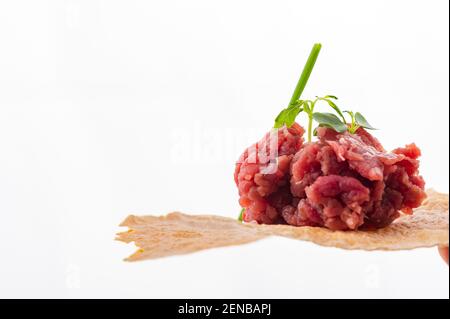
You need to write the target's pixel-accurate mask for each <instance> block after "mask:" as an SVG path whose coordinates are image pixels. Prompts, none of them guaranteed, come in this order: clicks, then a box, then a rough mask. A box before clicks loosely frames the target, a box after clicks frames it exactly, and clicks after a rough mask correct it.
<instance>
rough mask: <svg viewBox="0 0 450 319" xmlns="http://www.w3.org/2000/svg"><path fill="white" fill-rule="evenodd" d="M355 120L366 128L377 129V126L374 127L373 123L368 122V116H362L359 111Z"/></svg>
mask: <svg viewBox="0 0 450 319" xmlns="http://www.w3.org/2000/svg"><path fill="white" fill-rule="evenodd" d="M355 122H356V123H357V124H358V125H359V126H362V127H364V128H366V129H369V130H376V128H374V127H373V126H372V125H370V124H369V122H367V120H366V118H365V117H364V116H362V114H361V113H359V112H356V113H355Z"/></svg>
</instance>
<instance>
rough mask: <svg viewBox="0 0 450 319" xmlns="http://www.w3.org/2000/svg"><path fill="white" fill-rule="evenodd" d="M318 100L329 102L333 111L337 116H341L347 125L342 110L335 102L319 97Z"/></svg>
mask: <svg viewBox="0 0 450 319" xmlns="http://www.w3.org/2000/svg"><path fill="white" fill-rule="evenodd" d="M318 99H319V100H322V101H325V102H327V103H328V105H329V106H331V108H332V109H333V110H335V111H336V113H337V114H339V116H340V117H341V119H342V121H343V122H344V123H345V117H344V114H342V111H341V109H340V108H339V107H338V106H337V105H336V104H335V103H334V102H333V101H331V100H330V99H328V98H326V97H325V98H321V97H319V98H318Z"/></svg>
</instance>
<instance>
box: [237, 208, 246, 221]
mask: <svg viewBox="0 0 450 319" xmlns="http://www.w3.org/2000/svg"><path fill="white" fill-rule="evenodd" d="M244 212H245V208H242V209H241V212H240V213H239V217H238V221H240V222H242V221H243V220H244Z"/></svg>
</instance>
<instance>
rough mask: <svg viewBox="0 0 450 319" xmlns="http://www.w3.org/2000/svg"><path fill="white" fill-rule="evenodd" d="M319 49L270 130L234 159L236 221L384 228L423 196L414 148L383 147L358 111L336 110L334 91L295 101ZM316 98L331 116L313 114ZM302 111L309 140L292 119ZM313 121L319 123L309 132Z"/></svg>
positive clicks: (423, 183) (347, 227) (419, 201)
mask: <svg viewBox="0 0 450 319" xmlns="http://www.w3.org/2000/svg"><path fill="white" fill-rule="evenodd" d="M320 48H321V46H320V45H319V44H317V45H315V46H314V47H313V50H312V51H311V54H310V57H309V59H308V61H307V64H306V66H305V69H304V70H303V73H302V75H301V77H300V80H299V83H298V84H297V87H296V89H295V91H294V95H293V97H292V99H291V101H290V103H289V105H288V107H287V108H286V109H284V110H283V111H282V112H281V113H280V114H279V115H278V116H277V118H276V120H275V125H274V129H272V130H271V131H270V132H269V133H267V134H266V135H265V136H264V138H263V139H262V140H261V141H260V142H258V143H256V144H254V145H252V146H251V147H249V148H248V149H246V150H245V152H244V153H243V154H242V155H241V157H240V158H239V161H238V162H237V164H236V169H235V173H234V179H235V182H236V185H237V187H238V190H239V196H240V198H239V203H240V205H241V207H242V208H243V210H242V213H241V219H242V220H243V221H245V222H257V223H260V224H289V225H293V226H319V227H327V228H329V229H332V230H356V229H359V228H366V229H367V228H381V227H385V226H387V225H389V224H390V223H392V222H393V221H394V220H395V219H396V218H397V217H399V216H400V214H401V213H405V214H412V212H413V208H416V207H419V206H420V205H421V204H422V202H423V201H424V199H425V197H426V194H425V191H424V186H425V182H424V180H423V178H422V177H421V176H420V175H419V161H418V157H419V156H420V150H419V148H418V147H417V146H416V145H415V144H409V145H407V146H405V147H403V148H397V149H395V150H393V151H390V152H389V151H386V150H385V149H384V147H383V146H382V145H381V143H380V142H379V141H378V140H377V139H376V138H375V137H374V136H372V135H371V134H370V133H369V132H368V131H367V129H374V128H373V127H372V126H371V125H370V124H369V123H368V122H367V120H366V119H365V118H364V117H363V116H362V115H361V114H360V113H359V112H355V113H353V112H351V111H341V110H340V109H339V107H338V106H337V105H336V103H335V101H336V100H337V97H335V96H332V95H326V96H324V97H317V98H316V99H315V100H313V101H311V100H303V99H300V94H301V93H302V90H303V88H304V86H305V84H306V81H307V80H308V78H309V75H310V73H311V70H312V67H313V65H314V63H315V60H316V58H317V55H318V52H319V51H320ZM319 101H323V102H326V103H327V104H328V105H329V106H330V107H331V108H332V109H333V110H334V111H335V112H336V115H335V114H332V113H318V112H314V107H315V106H316V104H317V103H318V102H319ZM302 112H303V113H306V114H307V115H308V121H309V122H308V129H307V130H308V134H307V142H305V139H304V137H303V135H304V134H305V129H303V127H302V126H300V125H299V124H298V123H297V122H296V121H295V118H296V117H297V116H298V115H299V114H300V113H302ZM344 113H347V114H348V115H349V116H350V118H351V120H350V121H347V119H346V118H345V116H344ZM313 120H315V121H316V122H318V126H317V127H316V129H315V130H314V132H313V130H312V123H313ZM313 133H314V135H316V136H317V139H316V140H315V141H312V135H313Z"/></svg>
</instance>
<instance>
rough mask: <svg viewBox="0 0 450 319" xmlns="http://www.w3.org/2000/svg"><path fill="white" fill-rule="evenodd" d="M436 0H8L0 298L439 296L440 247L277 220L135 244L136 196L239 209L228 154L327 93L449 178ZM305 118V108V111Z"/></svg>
mask: <svg viewBox="0 0 450 319" xmlns="http://www.w3.org/2000/svg"><path fill="white" fill-rule="evenodd" d="M448 9H449V8H448V1H444V0H433V1H412V0H408V1H387V0H386V1H381V0H376V1H360V0H358V1H332V0H330V1H318V0H315V1H312V0H311V1H276V2H275V1H262V0H258V1H230V0H228V1H210V0H209V1H208V0H204V1H200V0H191V1H181V0H180V1H174V0H170V1H106V0H105V1H93V0H90V1H87V0H86V1H69V0H66V1H56V0H55V1H2V2H1V3H0V214H1V215H0V216H1V220H0V223H1V232H0V256H1V257H0V297H58V298H60V297H61V298H64V297H88V298H91V297H149V298H154V297H161V298H167V297H213V298H214V297H254V298H258V297H274V298H278V297H285V298H315V297H325V298H328V297H356V298H365V297H386V298H394V297H445V298H448V296H449V285H448V281H449V269H448V267H447V265H445V264H444V262H443V261H442V260H441V259H440V258H439V256H438V253H437V251H436V249H418V250H413V251H402V252H359V251H343V250H338V249H332V248H322V247H319V246H315V245H313V244H310V243H303V242H297V241H292V240H288V239H281V238H270V239H266V240H263V241H261V242H257V243H254V244H250V245H246V246H240V247H230V248H224V249H216V250H211V251H205V252H201V253H197V254H193V255H188V256H181V257H171V258H166V259H160V260H155V261H146V262H141V263H125V262H122V258H124V257H125V256H127V255H129V254H130V253H131V252H132V251H133V250H134V247H133V245H125V244H123V243H120V242H115V241H113V239H114V234H115V233H116V232H117V231H120V230H123V229H120V228H119V227H118V226H117V225H118V224H119V223H120V222H121V221H122V220H123V219H124V218H125V217H126V216H127V215H128V214H129V213H134V214H164V213H167V212H169V211H172V210H181V211H184V212H188V213H209V214H220V215H225V216H232V217H235V216H236V215H237V214H238V212H239V207H238V203H237V197H238V196H237V191H236V188H235V185H234V182H233V178H232V174H233V169H234V161H235V160H236V158H237V157H238V156H239V154H240V152H241V151H242V150H243V148H244V147H245V146H247V145H248V144H249V143H251V142H254V141H256V140H257V139H259V138H260V137H261V136H262V135H263V134H264V133H265V132H266V131H267V130H268V129H269V128H270V127H271V125H272V123H273V122H272V121H273V119H274V117H275V115H276V114H277V113H278V112H279V110H280V109H281V108H282V107H283V106H285V105H286V103H287V102H288V101H289V98H290V95H291V93H292V90H293V89H294V87H295V84H296V82H297V79H298V76H299V74H300V71H301V69H302V67H303V64H304V62H305V60H306V58H307V55H308V54H309V51H310V48H311V46H312V44H313V43H314V42H321V43H322V44H323V48H322V52H321V54H320V56H319V59H318V61H317V64H316V67H315V69H314V71H313V73H312V76H311V78H310V81H309V83H308V86H307V88H306V90H305V92H304V96H305V97H308V96H309V97H314V96H315V95H323V94H335V95H337V96H338V97H339V98H340V100H339V101H340V103H341V106H342V107H344V108H351V109H356V110H359V111H361V112H362V113H363V114H364V115H366V117H367V119H369V121H370V122H371V123H372V124H373V125H374V126H376V127H378V128H380V130H379V131H377V132H376V133H375V134H376V136H377V137H378V138H379V139H380V140H382V141H383V143H384V144H385V146H386V147H387V148H389V149H391V148H394V147H397V146H401V145H404V144H406V143H410V142H413V141H414V142H416V143H417V145H419V146H420V147H421V148H422V151H423V157H422V168H421V172H422V173H423V175H424V177H425V179H426V181H427V185H428V186H429V187H434V188H436V189H437V190H440V191H443V192H448V173H449V172H448V166H449V148H448V142H449V122H448V115H449V114H448V113H449V90H448V85H449V73H448V72H449V64H448V61H449V42H448V36H449V34H448V33H449V29H448V24H449V16H448ZM300 121H304V118H302V119H300Z"/></svg>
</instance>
